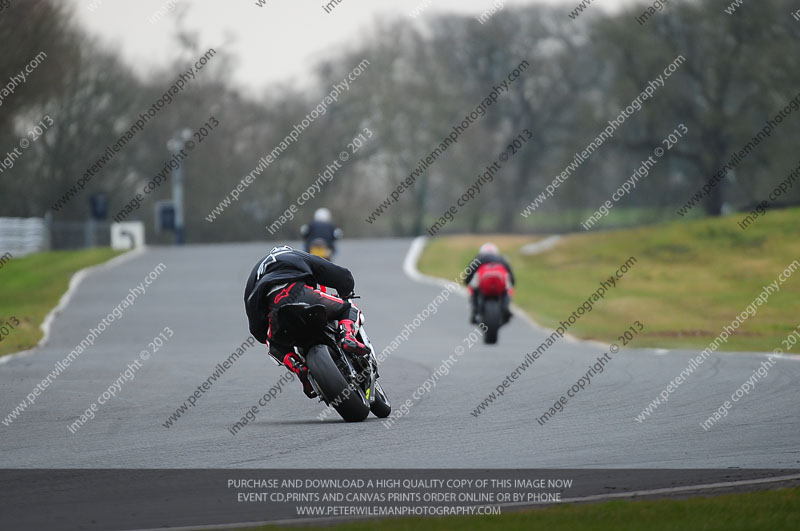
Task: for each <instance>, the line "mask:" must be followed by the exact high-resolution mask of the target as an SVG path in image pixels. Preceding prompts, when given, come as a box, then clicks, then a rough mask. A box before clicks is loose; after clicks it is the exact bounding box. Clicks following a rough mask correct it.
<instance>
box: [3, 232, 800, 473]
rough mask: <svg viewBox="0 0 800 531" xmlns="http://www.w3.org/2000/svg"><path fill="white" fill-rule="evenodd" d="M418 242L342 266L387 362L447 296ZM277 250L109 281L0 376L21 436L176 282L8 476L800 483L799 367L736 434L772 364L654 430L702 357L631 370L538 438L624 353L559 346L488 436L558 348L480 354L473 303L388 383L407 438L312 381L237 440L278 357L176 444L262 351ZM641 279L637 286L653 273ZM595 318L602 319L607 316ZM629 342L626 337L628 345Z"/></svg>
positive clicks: (710, 377)
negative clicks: (254, 273) (488, 400)
mask: <svg viewBox="0 0 800 531" xmlns="http://www.w3.org/2000/svg"><path fill="white" fill-rule="evenodd" d="M409 246H410V241H409V240H363V241H349V242H345V243H343V244H342V245H341V249H340V254H339V256H338V257H337V261H338V262H339V263H341V264H343V265H345V266H347V267H349V268H351V269H352V271H353V273H354V275H355V278H356V290H357V292H358V293H359V294H360V295H361V296H362V297H363V298H362V299H361V301H360V307H361V308H362V309H363V310H364V312H365V315H366V317H367V319H366V327H367V330H368V331H369V334H370V336H371V338H372V341H373V344H374V346H375V347H376V349H377V350H379V351H380V350H382V349H383V348H384V347H386V346H387V345H388V344H389V343H390V342H391V341H392V339H393V338H395V337H396V336H397V335H398V334H400V333H401V332H402V330H403V329H404V328H405V327H406V325H407V324H408V323H411V322H413V320H414V318H415V317H416V316H417V315H418V314H419V313H420V312H422V310H423V309H424V308H425V307H426V306H428V305H429V304H430V303H431V301H433V300H434V299H435V298H436V296H437V295H438V294H440V293H441V292H442V288H440V287H438V286H435V285H430V284H425V283H419V282H416V281H414V280H412V279H410V278H408V277H407V276H406V275H405V274H404V272H403V268H402V263H403V259H404V257H405V255H406V253H407V251H408V249H409ZM267 250H268V246H267V245H261V244H246V245H242V244H240V245H214V246H189V247H185V248H178V249H176V248H150V249H148V250H146V251H145V252H144V253H143V254H141V255H138V256H136V257H134V258H133V259H131V260H127V261H125V262H123V263H121V264H119V265H117V266H115V267H112V268H108V269H105V270H102V271H99V272H95V273H92V274H91V275H89V276H88V278H86V280H85V281H84V282H83V283H82V284H81V285H80V287H79V288H78V289H77V291H76V293H75V295H74V297H73V299H72V300H71V302H70V303H69V304H68V306H67V307H66V309H65V310H64V311H63V312H62V313H61V314H60V315H59V316H58V317H57V318H56V319H55V321H54V323H53V328H52V334H51V337H50V339H49V342H48V344H47V345H46V346H45V347H44V348H41V349H39V350H36V351H35V352H33V353H32V354H30V355H25V356H22V357H18V358H15V359H11V360H9V361H8V362H6V363H4V364H2V365H0V372H2V373H3V374H2V380H3V386H2V388H0V404H1V405H2V411H1V412H0V413H2V415H3V418H5V415H7V414H8V413H9V412H10V411H11V410H12V409H13V408H14V407H15V406H16V405H17V404H19V403H20V401H22V400H23V399H24V398H25V396H26V395H27V394H28V393H30V392H31V391H32V389H33V387H34V386H35V385H36V383H38V382H39V381H41V379H42V378H44V377H45V376H46V375H47V374H48V373H49V372H50V371H51V370H52V369H53V367H54V364H55V363H56V362H57V361H58V360H60V359H62V358H63V357H64V356H66V354H67V353H68V352H69V351H71V350H72V349H73V348H75V346H76V345H78V344H79V343H80V342H81V340H82V339H84V338H85V337H86V334H87V333H88V330H89V329H90V328H91V327H94V326H96V325H97V323H98V322H99V321H100V320H101V319H102V318H103V317H104V316H106V315H107V314H108V313H109V312H110V311H112V310H113V309H114V308H115V307H116V306H117V305H118V304H119V303H120V301H121V300H122V299H123V298H124V297H125V296H126V295H127V294H128V293H129V289H131V288H133V287H134V286H136V285H137V284H139V283H140V282H142V280H143V279H144V277H145V276H147V275H148V273H150V271H152V270H153V269H154V267H156V266H157V265H158V264H159V263H161V262H163V263H164V264H165V265H166V266H167V268H166V270H164V271H163V273H161V275H160V276H159V277H158V278H157V279H156V280H155V281H154V282H153V284H152V285H151V286H149V287H148V288H147V292H146V293H145V294H144V295H141V296H139V297H138V298H137V299H136V302H135V303H134V305H133V306H132V307H130V308H127V309H126V310H125V311H124V314H123V316H122V318H121V319H119V320H117V321H116V322H114V323H113V324H111V326H109V327H108V328H107V329H106V330H105V332H104V333H103V334H102V335H101V336H100V338H99V339H98V340H97V341H96V342H95V344H94V346H92V347H89V349H88V350H86V351H85V352H84V353H83V354H82V355H81V356H80V357H79V359H78V360H76V361H75V362H74V363H72V365H71V366H70V367H68V368H67V370H66V371H65V372H63V373H62V374H61V375H60V376H59V377H58V378H57V379H56V381H54V382H53V384H52V385H50V386H49V387H48V388H47V389H45V390H44V392H43V393H41V395H40V396H39V397H37V398H36V400H35V403H34V405H33V406H30V407H28V408H27V409H26V410H25V411H24V412H22V414H21V415H20V416H19V417H18V418H17V419H15V420H14V421H13V422H12V423H11V424H10V425H8V426H0V430H2V437H0V466H1V467H2V468H284V467H286V468H296V467H300V468H429V467H436V468H450V467H452V468H473V467H474V468H541V467H559V468H570V467H571V468H576V467H592V468H615V467H626V468H628V467H629V468H717V469H720V468H796V467H798V464H799V463H800V448H798V446H797V440H798V434H800V418H798V416H797V415H795V414H794V413H792V412H793V411H794V410H795V406H796V404H797V402H798V399H800V389H799V388H798V386H797V381H798V380H799V379H800V363H798V362H797V360H796V359H794V358H782V359H779V360H777V363H776V365H775V366H774V367H772V368H771V369H770V372H769V374H768V376H767V377H766V378H764V379H763V380H761V381H760V382H759V383H758V384H756V387H755V389H754V390H753V391H752V392H751V393H750V394H749V395H747V396H745V397H744V398H743V399H742V400H740V401H739V402H738V403H737V404H736V405H735V406H734V407H733V408H732V409H731V410H730V412H729V413H728V415H727V417H726V418H724V419H722V420H721V421H719V422H717V423H716V424H715V425H714V426H713V427H712V428H711V429H710V430H708V431H705V430H704V429H703V428H702V427H701V426H700V423H701V422H703V421H705V420H706V419H707V418H708V417H709V416H711V415H712V414H713V413H714V411H715V410H716V409H717V408H718V407H719V406H720V405H722V404H723V403H724V402H725V401H726V400H729V399H730V396H731V394H732V393H734V392H735V391H736V390H737V389H738V388H739V387H740V386H741V385H742V384H743V383H744V382H745V381H747V380H748V379H749V378H750V377H751V376H752V375H753V371H755V370H756V369H758V367H759V366H760V365H761V364H762V362H764V361H765V360H766V359H767V358H766V356H765V355H763V354H757V353H753V354H735V353H723V354H719V355H713V356H712V357H711V358H709V359H708V360H707V361H706V362H705V363H704V364H703V365H702V366H700V367H699V368H698V369H697V370H696V371H695V372H694V373H693V374H692V375H691V376H690V377H688V379H687V380H686V381H685V382H684V383H683V384H682V385H681V386H680V388H679V389H677V390H676V391H675V392H673V393H672V394H671V395H670V397H669V402H668V403H667V404H662V405H660V406H659V407H658V408H657V410H655V411H654V412H653V414H652V416H651V417H650V418H648V419H646V420H645V421H644V422H641V423H640V422H637V421H636V420H635V418H636V416H637V415H638V414H639V413H640V412H641V411H642V410H643V409H644V408H645V407H646V406H647V405H648V404H649V403H650V402H651V401H652V400H653V399H654V398H655V397H656V395H658V393H659V392H660V391H661V390H662V389H664V388H665V387H666V385H667V384H668V383H669V382H670V381H671V380H673V379H674V378H675V377H676V376H677V375H679V374H680V372H681V371H682V370H683V369H684V368H686V366H687V364H688V363H689V360H690V358H691V357H692V356H695V355H696V354H697V353H696V352H694V353H692V352H670V353H665V352H661V353H658V352H657V351H653V350H629V349H623V350H622V351H620V352H618V353H617V354H614V355H613V357H612V359H611V361H610V362H608V363H607V364H606V367H605V370H604V372H603V373H602V374H598V375H596V376H595V377H593V378H592V383H591V385H589V386H587V387H586V389H585V390H584V391H582V392H580V393H579V394H578V395H577V396H576V397H575V398H571V399H570V400H569V402H568V403H567V404H566V406H565V407H564V408H563V411H561V412H559V413H558V414H557V415H555V416H554V417H553V418H551V419H550V420H549V421H548V422H547V423H546V424H545V425H540V424H539V423H537V420H536V419H537V417H539V416H541V415H543V414H544V413H545V412H546V411H547V409H548V408H549V407H550V406H551V405H552V404H553V402H555V401H556V400H558V398H559V397H560V396H562V395H563V394H565V393H566V391H567V390H568V389H569V388H570V387H571V386H572V385H573V384H574V383H575V382H576V381H577V380H578V379H579V378H580V377H581V376H582V375H584V374H585V373H586V372H587V370H588V368H589V366H590V365H591V364H592V363H594V362H595V360H596V358H597V357H598V356H601V355H602V354H603V353H604V352H606V351H607V347H606V348H603V347H602V346H599V345H596V344H592V343H578V342H574V341H568V340H567V339H564V340H560V341H559V342H558V343H556V344H555V345H553V346H552V347H551V348H550V349H549V350H548V351H547V352H546V353H545V354H544V355H543V356H542V357H541V358H540V359H538V360H537V361H536V362H535V363H534V364H533V366H531V367H530V368H528V369H527V370H526V371H525V372H524V373H523V374H522V376H521V377H520V378H519V379H518V380H517V381H516V382H514V384H513V385H511V387H510V388H509V389H507V390H506V392H505V395H504V396H503V397H501V398H499V400H497V401H495V403H494V404H492V405H490V406H489V407H488V408H487V409H486V411H484V412H483V413H482V414H481V415H479V416H478V417H475V416H473V415H472V414H471V412H472V411H473V409H474V408H475V407H476V406H478V404H480V402H481V401H482V400H483V399H484V398H485V397H486V396H487V395H488V394H489V393H490V392H491V391H493V390H494V389H495V387H496V386H497V385H498V384H500V382H501V381H502V380H503V379H504V378H505V377H506V376H507V375H508V374H509V373H510V372H511V371H512V370H513V369H515V368H516V367H517V365H519V364H520V362H521V361H522V359H523V358H524V357H525V355H526V354H527V353H528V352H530V351H531V350H532V349H533V348H535V347H536V346H537V345H539V343H540V342H541V341H542V340H543V339H544V338H545V337H546V336H545V331H543V330H541V329H538V328H535V327H533V326H531V325H529V324H528V323H527V322H526V321H525V320H524V319H521V318H516V319H514V320H512V322H511V323H510V324H509V325H508V326H507V327H505V328H503V329H502V330H501V335H500V342H499V344H498V345H497V346H486V345H483V344H482V343H478V344H477V345H474V346H472V347H471V348H467V347H468V342H465V338H466V337H467V336H468V335H469V334H470V332H471V331H472V330H473V329H474V328H475V327H474V326H472V325H469V324H468V323H467V308H466V300H465V299H464V298H463V297H462V296H459V295H455V294H454V295H451V296H450V298H449V300H448V301H447V302H445V303H444V304H442V305H441V306H439V309H438V311H437V312H436V313H435V314H434V315H431V316H430V317H428V318H427V319H426V320H424V322H422V323H421V325H420V326H419V327H418V328H416V329H415V330H413V332H412V333H411V334H410V336H409V337H408V340H407V341H405V342H403V343H402V345H400V346H399V348H397V350H396V351H394V352H392V353H391V354H390V356H389V358H388V359H387V360H386V361H385V362H384V363H383V364H382V365H381V375H382V382H383V386H384V389H385V390H386V392H387V394H388V395H389V398H390V399H391V400H392V402H393V405H394V406H395V408H396V409H397V408H398V407H399V406H400V404H402V403H403V402H404V401H406V400H407V399H411V400H412V406H411V407H410V408H408V409H409V412H408V414H407V415H404V416H403V417H402V418H399V419H397V420H396V421H395V422H394V424H393V425H392V426H391V428H389V429H387V428H386V427H385V426H384V424H383V423H382V422H381V421H380V420H378V419H376V418H374V417H372V416H370V418H369V419H368V420H367V421H366V422H364V423H360V424H347V423H344V422H342V421H341V419H340V418H339V417H338V416H337V415H335V414H334V415H330V416H328V417H327V419H326V420H324V421H321V420H319V419H318V417H317V416H318V415H319V414H320V413H321V412H322V411H323V410H324V405H323V404H320V403H318V402H316V401H311V400H308V399H306V398H305V396H304V395H303V394H302V391H301V389H300V385H299V383H298V382H296V381H292V382H288V383H287V384H285V385H284V386H283V390H282V392H281V393H280V394H279V395H278V396H277V398H276V399H274V400H271V401H270V402H269V403H268V404H267V407H260V408H259V412H258V414H257V415H256V418H255V421H253V422H250V423H249V424H248V425H247V426H245V427H244V428H242V429H241V430H240V431H239V432H238V433H237V434H236V435H233V434H232V433H231V432H230V431H229V428H230V427H231V426H232V425H233V424H234V423H235V422H236V421H237V420H239V419H240V418H241V417H242V416H243V415H244V414H245V413H246V412H247V410H248V409H249V408H250V407H251V406H252V405H256V404H257V402H258V400H259V398H260V397H262V396H263V394H264V393H265V392H266V391H267V390H268V389H269V388H270V387H272V386H273V385H275V384H276V382H278V380H279V379H280V378H281V376H282V375H283V374H284V370H283V369H282V368H279V367H277V366H276V365H275V364H274V363H273V362H272V361H271V360H269V359H268V358H267V354H266V349H265V348H264V347H262V346H260V345H256V346H255V347H253V348H249V349H248V350H247V352H246V353H245V354H244V355H243V356H242V357H241V358H240V359H238V361H236V363H235V364H234V365H233V366H232V367H231V368H230V369H228V370H227V371H225V372H224V374H222V375H221V376H219V378H218V379H217V380H216V381H215V382H213V384H212V385H211V387H210V388H209V389H208V390H206V391H204V392H203V393H202V394H201V395H200V398H199V399H197V400H196V405H195V406H194V407H191V408H189V409H188V412H186V413H184V414H183V415H182V416H181V418H179V419H178V420H177V421H175V422H174V423H173V425H172V426H171V427H170V428H166V427H164V423H165V422H166V421H167V420H168V418H169V416H170V414H173V413H174V412H175V410H176V409H177V408H178V407H179V406H181V404H183V403H184V401H185V400H187V398H188V397H189V395H191V394H192V393H193V392H194V391H195V390H196V389H197V388H198V386H200V385H201V384H202V383H203V382H205V381H207V379H208V378H209V376H210V375H211V374H213V373H214V372H215V370H217V369H216V366H217V364H218V363H221V362H222V361H223V360H224V359H226V358H227V357H228V356H230V354H231V353H232V352H234V351H235V350H236V349H237V347H238V346H239V345H241V344H242V343H243V342H244V341H245V340H246V339H247V338H248V337H249V334H248V332H247V326H246V320H245V314H244V310H243V304H242V292H243V286H244V281H245V279H246V277H247V274H248V272H249V271H250V268H251V267H252V265H253V264H254V263H255V262H256V261H257V260H258V259H259V258H260V257H261V256H262V255H263V254H265V252H266V251H267ZM630 274H635V271H633V272H631V273H630ZM596 311H602V303H600V304H599V305H598V308H597V310H596ZM165 327H169V328H170V329H171V330H172V331H173V332H174V336H173V337H171V338H170V339H169V340H168V341H167V342H166V344H165V346H164V347H163V348H162V349H160V350H159V351H158V352H155V353H153V354H152V355H151V357H150V358H149V359H148V360H147V361H145V362H142V366H141V368H140V369H138V370H137V371H136V374H135V378H134V379H133V380H131V381H127V382H124V383H123V385H122V386H121V389H120V390H119V391H118V392H117V396H116V398H111V399H110V400H109V401H107V402H106V403H105V404H104V405H102V406H99V407H98V411H97V412H96V414H95V418H94V419H93V420H90V421H88V422H86V423H85V424H83V425H82V426H81V427H80V428H79V429H77V430H76V431H75V433H74V434H73V433H71V431H70V429H69V428H68V426H69V425H70V424H71V423H72V422H74V421H75V420H76V419H77V418H79V417H80V415H81V414H82V413H83V412H84V411H85V410H86V409H87V408H88V407H90V405H91V404H92V403H93V402H95V401H96V400H97V399H98V397H99V396H100V395H101V394H102V393H103V392H104V391H105V390H107V389H108V388H109V387H110V386H111V385H112V384H113V383H114V382H115V381H118V378H119V377H120V373H122V372H123V371H125V369H126V366H128V365H129V364H130V363H132V362H133V361H134V360H135V359H137V358H138V354H139V352H140V351H142V350H143V349H147V348H148V343H149V342H151V341H152V340H153V338H154V337H155V336H158V335H159V334H160V333H161V332H162V331H163V330H164V328H165ZM621 332H622V330H621ZM459 346H461V347H464V348H465V351H464V354H463V355H460V356H459V355H455V356H454V359H455V360H456V362H455V363H451V367H450V368H449V374H447V375H446V376H441V377H440V378H438V379H437V380H436V385H435V387H434V388H432V389H431V390H430V392H427V393H424V394H423V395H422V396H421V398H420V399H419V400H415V399H413V398H412V393H414V391H415V390H417V389H418V388H419V386H420V385H422V384H423V383H424V382H425V381H426V380H427V379H429V378H430V377H431V375H432V373H433V372H434V371H435V370H436V369H437V368H438V367H439V366H440V365H441V364H442V360H443V359H446V358H448V357H449V356H451V355H453V354H454V352H455V349H456V347H459Z"/></svg>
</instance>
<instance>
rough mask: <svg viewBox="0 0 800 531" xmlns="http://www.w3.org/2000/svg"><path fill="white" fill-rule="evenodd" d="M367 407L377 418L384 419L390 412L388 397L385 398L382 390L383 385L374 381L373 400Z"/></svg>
mask: <svg viewBox="0 0 800 531" xmlns="http://www.w3.org/2000/svg"><path fill="white" fill-rule="evenodd" d="M369 409H370V410H371V411H372V414H373V415H375V416H376V417H378V418H379V419H385V418H386V417H388V416H389V415H391V413H392V406H391V405H390V404H389V399H388V398H386V393H384V392H383V387H381V384H379V383H378V382H375V401H374V402H372V404H370V405H369Z"/></svg>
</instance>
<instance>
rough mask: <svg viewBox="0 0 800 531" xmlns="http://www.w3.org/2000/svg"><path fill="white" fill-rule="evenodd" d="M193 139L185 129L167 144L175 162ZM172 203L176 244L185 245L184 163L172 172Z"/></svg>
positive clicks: (190, 133)
mask: <svg viewBox="0 0 800 531" xmlns="http://www.w3.org/2000/svg"><path fill="white" fill-rule="evenodd" d="M191 138H192V130H191V129H188V128H187V129H183V130H181V131H179V132H177V133H175V136H173V137H172V138H170V139H169V141H168V142H167V149H168V150H169V151H170V153H172V159H173V160H175V159H176V158H177V157H178V155H180V153H181V151H182V150H183V148H184V147H185V146H186V142H188V141H189V140H190V139H191ZM172 203H173V204H174V206H175V244H176V245H183V242H184V234H183V161H182V160H181V161H179V162H178V167H177V168H175V169H174V170H173V171H172Z"/></svg>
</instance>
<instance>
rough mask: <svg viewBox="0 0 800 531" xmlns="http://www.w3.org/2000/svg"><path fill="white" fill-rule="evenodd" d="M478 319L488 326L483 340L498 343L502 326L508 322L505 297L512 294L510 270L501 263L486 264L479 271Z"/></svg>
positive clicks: (488, 342) (489, 343)
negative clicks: (509, 277)
mask: <svg viewBox="0 0 800 531" xmlns="http://www.w3.org/2000/svg"><path fill="white" fill-rule="evenodd" d="M477 275H478V288H477V290H478V298H477V320H478V323H483V325H484V326H485V327H486V328H485V330H486V332H485V333H484V335H483V341H484V343H486V344H487V345H493V344H495V343H497V335H498V332H499V331H500V327H501V326H503V325H504V324H506V323H507V322H508V319H509V317H510V316H508V315H506V314H505V309H504V308H505V304H504V301H505V298H506V297H508V296H509V295H510V293H509V292H510V289H509V279H508V271H506V269H505V267H503V266H502V265H500V264H484V265H482V266H481V267H480V268H479V269H478V271H477Z"/></svg>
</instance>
